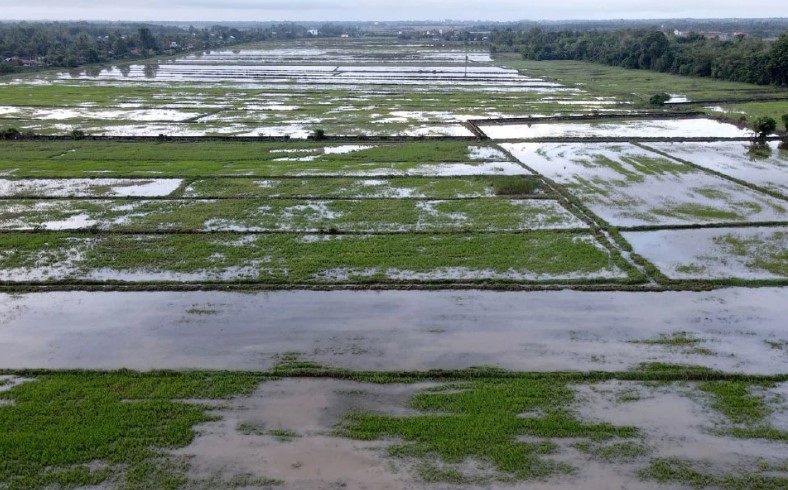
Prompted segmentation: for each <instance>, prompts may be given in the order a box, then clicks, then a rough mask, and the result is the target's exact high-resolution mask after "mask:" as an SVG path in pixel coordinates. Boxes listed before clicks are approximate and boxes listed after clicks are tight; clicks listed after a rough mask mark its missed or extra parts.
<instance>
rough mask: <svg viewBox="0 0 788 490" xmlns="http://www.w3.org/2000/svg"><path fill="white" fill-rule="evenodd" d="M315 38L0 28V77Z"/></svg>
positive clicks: (99, 26) (263, 32) (120, 28)
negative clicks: (40, 70) (54, 68)
mask: <svg viewBox="0 0 788 490" xmlns="http://www.w3.org/2000/svg"><path fill="white" fill-rule="evenodd" d="M335 31H337V32H339V31H340V30H339V29H326V33H325V34H323V35H338V34H335ZM312 35H313V34H310V33H309V30H308V28H307V27H306V26H303V25H298V24H278V25H269V26H265V27H258V28H250V29H237V28H233V27H226V26H218V25H217V26H210V27H203V28H199V29H198V28H195V27H189V28H182V27H178V26H163V25H142V24H133V23H87V22H77V23H64V22H51V23H38V22H37V23H27V22H18V23H0V75H4V74H8V73H17V72H21V71H24V70H29V69H35V68H41V67H62V68H74V67H77V66H80V65H85V64H92V63H105V62H113V61H123V60H134V59H140V58H148V57H152V56H158V55H165V54H175V53H178V52H182V51H189V50H206V49H216V48H221V47H226V46H232V45H235V44H241V43H248V42H256V41H264V40H268V39H296V38H301V37H307V36H312Z"/></svg>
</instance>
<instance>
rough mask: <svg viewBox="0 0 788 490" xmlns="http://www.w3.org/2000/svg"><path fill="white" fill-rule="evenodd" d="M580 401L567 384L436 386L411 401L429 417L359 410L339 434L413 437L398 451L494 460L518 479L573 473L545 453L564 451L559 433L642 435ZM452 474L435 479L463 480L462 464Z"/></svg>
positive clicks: (451, 459)
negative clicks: (577, 407)
mask: <svg viewBox="0 0 788 490" xmlns="http://www.w3.org/2000/svg"><path fill="white" fill-rule="evenodd" d="M572 400H573V394H572V391H571V390H570V389H569V388H568V387H567V386H566V385H565V384H563V383H556V382H549V381H545V380H514V379H512V380H484V381H473V382H471V383H468V384H467V385H464V389H462V390H459V391H436V390H429V391H424V392H421V393H419V394H417V395H415V396H414V397H413V398H412V399H411V400H410V405H411V407H413V408H414V409H416V410H419V411H420V412H422V415H416V416H412V417H392V416H387V415H379V414H372V413H352V414H350V415H348V417H347V420H346V421H345V423H344V424H343V426H342V427H341V429H340V430H339V433H340V434H341V435H343V436H345V437H351V438H354V439H360V440H376V439H381V438H385V437H396V438H401V439H403V440H404V441H405V442H404V443H403V444H402V445H395V446H394V448H393V449H392V453H393V454H394V455H400V456H402V455H406V456H409V457H416V456H418V457H419V459H421V460H422V461H427V462H429V461H430V458H434V457H438V458H439V459H440V461H441V462H442V463H445V464H450V465H458V464H460V463H462V462H464V461H466V460H467V459H474V460H477V461H479V462H481V463H484V464H490V465H492V467H493V468H494V469H495V470H496V471H497V472H498V473H500V476H501V477H503V478H513V479H517V480H527V479H534V478H545V477H547V476H550V475H553V474H555V473H558V472H565V471H567V468H566V467H565V466H564V465H561V464H558V463H555V462H552V461H550V460H548V459H546V458H544V457H543V456H545V455H548V454H552V453H554V452H555V451H556V446H555V444H554V443H553V442H551V441H550V439H551V438H587V439H590V440H608V439H611V438H620V437H624V438H629V437H634V436H636V435H637V434H638V431H637V429H636V428H634V427H618V426H613V425H610V424H587V423H584V422H581V421H579V420H577V419H575V418H574V417H573V416H572V415H571V414H570V413H569V411H568V406H569V404H570V403H571V402H572ZM518 437H530V438H532V439H527V440H518ZM446 471H447V470H442V471H431V472H430V475H431V481H436V479H439V480H440V481H451V482H456V480H457V479H458V477H457V475H458V470H457V468H451V469H450V470H448V473H446ZM439 476H440V478H438V477H439Z"/></svg>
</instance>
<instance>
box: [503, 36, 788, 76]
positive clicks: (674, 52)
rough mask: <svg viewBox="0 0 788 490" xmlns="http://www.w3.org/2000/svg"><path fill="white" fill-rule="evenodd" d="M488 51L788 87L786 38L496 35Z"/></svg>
mask: <svg viewBox="0 0 788 490" xmlns="http://www.w3.org/2000/svg"><path fill="white" fill-rule="evenodd" d="M491 40H492V44H493V49H494V50H499V51H516V52H519V53H521V54H522V55H523V57H525V59H531V60H578V61H593V62H596V63H604V64H606V65H612V66H621V67H624V68H637V69H645V70H654V71H659V72H665V73H673V74H677V75H691V76H699V77H712V78H718V79H721V80H731V81H738V82H748V83H757V84H761V85H767V84H777V85H788V33H784V34H783V35H782V36H781V37H780V38H779V39H777V40H776V41H774V42H767V41H763V40H761V39H756V38H752V37H748V36H744V35H739V36H734V37H733V38H732V39H728V40H721V39H719V38H708V37H704V36H702V35H700V34H695V33H689V34H687V35H684V36H676V35H673V34H665V33H663V32H661V31H658V30H653V29H623V30H614V31H570V30H563V31H546V30H543V29H540V28H534V29H530V30H527V31H514V30H504V31H496V32H494V33H493V36H492V38H491Z"/></svg>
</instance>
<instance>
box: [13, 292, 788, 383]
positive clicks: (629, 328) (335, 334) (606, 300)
mask: <svg viewBox="0 0 788 490" xmlns="http://www.w3.org/2000/svg"><path fill="white" fill-rule="evenodd" d="M785 294H786V290H785V289H784V288H760V289H747V288H734V289H724V290H719V291H711V292H687V291H682V292H665V293H656V292H654V293H627V292H578V291H544V292H508V293H507V292H481V291H470V292H462V291H454V292H452V291H444V292H426V291H386V292H374V291H366V292H360V291H334V292H309V291H293V292H288V291H282V292H267V293H256V294H238V293H220V292H192V293H178V292H137V293H131V292H118V293H91V292H70V293H69V292H60V293H57V292H53V293H40V294H19V295H9V294H3V295H0V305H2V308H0V311H2V317H0V324H2V329H0V348H2V351H3V353H4V354H3V356H2V358H0V368H15V369H20V368H60V369H65V368H93V369H115V368H121V367H128V368H133V369H160V368H161V369H164V368H173V369H178V368H204V369H234V370H257V369H267V368H269V367H271V366H272V365H273V364H274V363H275V362H276V359H277V355H278V354H281V353H284V352H300V353H303V355H304V356H305V358H307V359H310V360H314V361H316V362H319V363H320V364H323V365H327V366H340V367H348V368H353V369H361V370H391V371H396V370H402V369H404V370H426V369H457V368H466V367H470V366H483V365H485V366H497V367H500V368H505V369H512V370H518V371H565V370H578V371H595V370H607V371H622V370H626V369H629V368H632V367H635V366H637V365H639V364H640V363H643V362H663V363H668V364H676V363H688V364H697V365H702V366H708V367H712V368H715V369H720V370H723V371H732V372H747V373H784V372H785V370H786V366H787V365H788V357H786V353H785V351H784V350H780V349H775V348H773V347H772V346H771V344H770V342H773V343H775V344H777V343H779V342H784V341H786V340H788V338H786V337H787V335H786V332H785V328H784V327H785V321H784V320H785V316H784V315H785V306H784V301H783V297H784V296H785ZM261 312H264V314H261ZM676 332H685V333H686V334H687V335H689V336H691V337H692V338H696V339H697V343H690V344H689V345H688V346H687V345H678V346H673V345H670V344H669V343H665V344H664V345H662V344H660V343H656V342H655V343H639V342H634V341H640V340H649V339H658V338H659V337H660V335H665V336H668V337H669V336H671V335H673V334H674V333H676ZM697 347H704V348H706V349H707V350H699V349H696V348H697Z"/></svg>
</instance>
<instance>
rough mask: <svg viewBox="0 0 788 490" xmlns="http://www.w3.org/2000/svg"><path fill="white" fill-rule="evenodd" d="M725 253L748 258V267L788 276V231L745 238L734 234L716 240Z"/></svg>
mask: <svg viewBox="0 0 788 490" xmlns="http://www.w3.org/2000/svg"><path fill="white" fill-rule="evenodd" d="M714 243H716V244H717V245H718V246H719V247H720V248H721V249H722V252H723V253H726V254H731V255H735V256H738V257H746V258H747V267H751V268H753V269H760V270H765V271H767V272H770V273H772V274H775V275H778V276H788V231H775V232H772V233H763V234H760V235H759V236H755V237H750V238H744V237H741V236H736V235H734V234H728V235H722V236H720V237H716V238H715V239H714Z"/></svg>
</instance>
